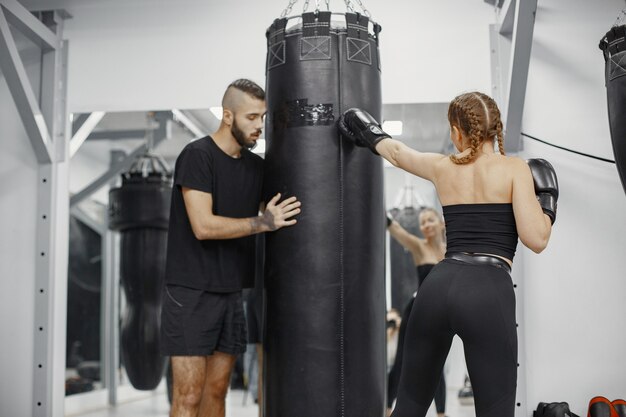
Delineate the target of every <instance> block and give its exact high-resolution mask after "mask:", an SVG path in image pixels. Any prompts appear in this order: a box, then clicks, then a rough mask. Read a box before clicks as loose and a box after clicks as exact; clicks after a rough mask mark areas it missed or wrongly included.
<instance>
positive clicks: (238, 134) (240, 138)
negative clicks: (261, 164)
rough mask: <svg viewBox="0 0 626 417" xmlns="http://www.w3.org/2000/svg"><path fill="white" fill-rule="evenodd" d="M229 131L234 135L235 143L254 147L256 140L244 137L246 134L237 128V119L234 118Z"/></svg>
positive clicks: (245, 146) (244, 146)
mask: <svg viewBox="0 0 626 417" xmlns="http://www.w3.org/2000/svg"><path fill="white" fill-rule="evenodd" d="M230 133H232V135H233V136H234V137H235V140H237V143H238V144H239V145H240V146H241V147H242V148H246V149H254V147H255V146H256V142H255V141H253V140H249V139H248V138H247V137H246V134H245V133H244V132H243V130H241V129H240V128H239V126H237V121H236V120H234V119H233V125H232V126H231V127H230Z"/></svg>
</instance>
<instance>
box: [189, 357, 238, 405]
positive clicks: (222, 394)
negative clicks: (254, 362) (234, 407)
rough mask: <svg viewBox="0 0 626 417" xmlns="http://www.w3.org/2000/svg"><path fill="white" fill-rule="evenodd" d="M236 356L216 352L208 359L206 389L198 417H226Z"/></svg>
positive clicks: (203, 392) (205, 379)
mask: <svg viewBox="0 0 626 417" xmlns="http://www.w3.org/2000/svg"><path fill="white" fill-rule="evenodd" d="M236 359H237V357H236V356H235V355H229V354H227V353H222V352H215V353H213V354H212V355H211V356H207V358H206V367H205V378H204V389H203V391H202V401H201V402H200V410H199V413H198V417H224V415H225V409H226V408H225V402H226V393H227V392H228V386H229V385H230V374H231V372H232V370H233V367H234V366H235V360H236Z"/></svg>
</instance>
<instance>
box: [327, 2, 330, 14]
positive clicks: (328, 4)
mask: <svg viewBox="0 0 626 417" xmlns="http://www.w3.org/2000/svg"><path fill="white" fill-rule="evenodd" d="M326 10H327V11H329V12H330V0H326Z"/></svg>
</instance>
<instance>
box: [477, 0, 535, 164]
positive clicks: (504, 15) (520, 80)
mask: <svg viewBox="0 0 626 417" xmlns="http://www.w3.org/2000/svg"><path fill="white" fill-rule="evenodd" d="M536 11H537V0H523V1H522V0H507V1H505V2H504V4H503V6H502V9H501V11H500V14H499V23H498V24H495V25H491V26H490V28H489V35H490V44H491V79H492V95H493V96H494V98H495V99H496V101H497V102H498V104H499V106H500V109H501V111H502V116H503V118H504V123H505V134H506V141H505V150H506V151H507V152H514V153H515V152H519V151H520V150H521V149H522V140H521V132H522V116H523V111H524V100H525V98H526V84H527V81H528V69H529V63H530V52H531V48H532V41H533V31H534V27H535V13H536Z"/></svg>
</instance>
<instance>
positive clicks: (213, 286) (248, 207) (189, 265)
mask: <svg viewBox="0 0 626 417" xmlns="http://www.w3.org/2000/svg"><path fill="white" fill-rule="evenodd" d="M262 184H263V159H262V158H261V157H260V156H258V155H255V154H254V153H252V152H250V151H248V150H246V149H242V150H241V157H240V158H233V157H231V156H229V155H227V154H226V153H224V151H222V150H221V149H220V148H219V147H218V146H217V144H216V143H215V142H214V141H213V138H211V137H210V136H207V137H205V138H202V139H198V140H196V141H194V142H191V143H190V144H189V145H187V146H185V148H184V149H183V151H182V152H181V153H180V155H179V156H178V159H177V160H176V166H175V168H174V185H175V187H174V188H173V190H172V204H171V210H170V225H169V232H168V242H167V263H166V265H167V266H166V272H165V282H166V284H173V285H181V286H185V287H190V288H196V289H200V290H205V291H210V292H233V291H239V290H241V289H242V288H244V287H251V286H253V285H254V264H255V260H254V257H255V249H254V246H255V239H254V236H247V237H242V238H238V239H224V240H198V239H196V237H195V236H194V234H193V231H192V229H191V224H190V222H189V217H188V216H187V210H186V209H185V203H184V200H183V194H182V187H187V188H192V189H194V190H198V191H203V192H206V193H211V195H212V198H213V214H215V215H218V216H224V217H234V218H245V217H254V216H256V215H258V212H259V204H260V201H261V188H262Z"/></svg>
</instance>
